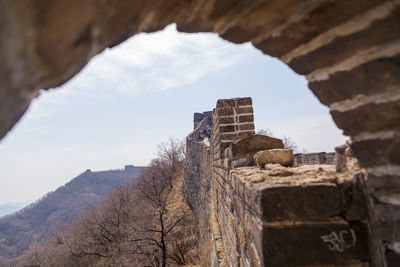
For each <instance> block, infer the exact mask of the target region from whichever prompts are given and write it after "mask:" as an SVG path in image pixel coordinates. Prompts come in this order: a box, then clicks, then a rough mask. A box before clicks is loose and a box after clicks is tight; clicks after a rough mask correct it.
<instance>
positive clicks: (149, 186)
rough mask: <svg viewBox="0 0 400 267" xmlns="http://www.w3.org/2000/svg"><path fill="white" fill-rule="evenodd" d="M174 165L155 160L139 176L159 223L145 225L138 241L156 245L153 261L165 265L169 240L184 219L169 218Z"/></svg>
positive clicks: (146, 197)
mask: <svg viewBox="0 0 400 267" xmlns="http://www.w3.org/2000/svg"><path fill="white" fill-rule="evenodd" d="M173 174H174V172H172V166H171V165H170V164H169V162H168V161H166V160H162V159H156V160H153V161H152V162H151V164H150V166H149V167H148V168H147V170H146V171H145V172H143V173H142V174H141V176H140V177H139V182H138V184H137V186H138V189H139V191H140V193H141V194H142V196H143V198H144V199H145V200H147V201H148V203H149V204H150V205H151V206H152V207H153V209H154V211H155V216H156V217H157V223H156V224H154V225H149V226H146V227H144V228H143V229H142V230H140V231H141V232H143V233H145V234H147V235H146V236H144V237H142V238H139V239H137V240H136V241H147V243H148V244H150V245H153V246H154V248H155V249H154V250H153V253H152V255H151V256H152V259H153V261H154V262H155V263H156V264H157V265H158V266H162V267H165V266H166V265H167V257H168V251H167V248H168V247H167V241H168V238H169V236H170V234H171V232H172V230H173V229H174V228H175V227H176V226H177V225H178V224H179V223H180V222H181V221H182V220H183V219H184V217H183V216H179V217H176V218H173V219H172V220H171V219H170V220H169V221H168V220H167V217H168V213H169V210H168V208H167V204H168V202H169V201H170V199H171V192H172V191H171V189H172V188H171V187H170V186H169V184H170V181H171V180H172V177H171V175H173Z"/></svg>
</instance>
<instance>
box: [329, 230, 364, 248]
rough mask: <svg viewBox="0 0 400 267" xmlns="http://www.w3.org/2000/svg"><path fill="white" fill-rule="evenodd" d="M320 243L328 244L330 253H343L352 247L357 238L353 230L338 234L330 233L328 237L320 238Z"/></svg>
mask: <svg viewBox="0 0 400 267" xmlns="http://www.w3.org/2000/svg"><path fill="white" fill-rule="evenodd" d="M321 239H322V241H324V242H325V243H328V249H329V250H331V251H337V252H343V251H344V250H345V249H348V248H351V247H354V246H355V245H356V242H357V237H356V234H355V232H354V230H353V229H350V230H342V231H339V233H336V232H331V233H330V234H329V235H323V236H321Z"/></svg>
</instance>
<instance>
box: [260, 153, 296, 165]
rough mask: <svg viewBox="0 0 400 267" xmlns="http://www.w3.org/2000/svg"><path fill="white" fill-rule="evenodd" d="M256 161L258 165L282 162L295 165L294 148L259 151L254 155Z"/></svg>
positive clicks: (282, 163) (281, 163)
mask: <svg viewBox="0 0 400 267" xmlns="http://www.w3.org/2000/svg"><path fill="white" fill-rule="evenodd" d="M254 161H255V162H256V163H257V165H258V166H260V167H264V165H265V164H269V163H271V164H276V163H278V164H280V165H282V166H292V165H293V150H291V149H270V150H263V151H259V152H257V153H256V154H255V155H254Z"/></svg>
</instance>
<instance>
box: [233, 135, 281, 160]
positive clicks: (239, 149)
mask: <svg viewBox="0 0 400 267" xmlns="http://www.w3.org/2000/svg"><path fill="white" fill-rule="evenodd" d="M274 148H283V143H282V140H281V139H278V138H274V137H269V136H265V135H259V134H255V135H252V136H249V137H247V138H243V139H240V140H238V141H236V142H235V143H233V144H232V157H233V158H236V157H238V156H242V155H246V154H251V153H256V152H258V151H261V150H267V149H274Z"/></svg>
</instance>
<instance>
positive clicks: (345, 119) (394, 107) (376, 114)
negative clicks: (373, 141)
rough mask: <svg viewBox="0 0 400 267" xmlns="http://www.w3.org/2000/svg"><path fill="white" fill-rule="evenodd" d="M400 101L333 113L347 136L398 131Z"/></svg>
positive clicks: (334, 118)
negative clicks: (391, 130)
mask: <svg viewBox="0 0 400 267" xmlns="http://www.w3.org/2000/svg"><path fill="white" fill-rule="evenodd" d="M399 114H400V101H399V100H398V101H393V102H387V103H377V104H375V103H371V104H366V105H363V106H360V107H357V108H355V109H352V110H348V111H345V112H339V111H331V115H332V118H333V120H334V121H335V123H336V125H337V126H338V127H339V128H341V129H343V133H344V134H345V135H352V136H354V135H356V134H358V133H361V132H379V131H383V130H390V129H396V127H398V126H399V120H400V115H399Z"/></svg>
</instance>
